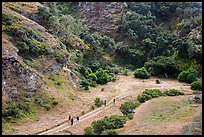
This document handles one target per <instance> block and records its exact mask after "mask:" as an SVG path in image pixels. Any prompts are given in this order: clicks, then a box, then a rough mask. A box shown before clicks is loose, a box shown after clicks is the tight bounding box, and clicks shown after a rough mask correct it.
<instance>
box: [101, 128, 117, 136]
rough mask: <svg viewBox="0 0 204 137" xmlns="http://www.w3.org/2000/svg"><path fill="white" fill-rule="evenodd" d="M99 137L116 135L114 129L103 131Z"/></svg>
mask: <svg viewBox="0 0 204 137" xmlns="http://www.w3.org/2000/svg"><path fill="white" fill-rule="evenodd" d="M100 135H118V133H117V131H116V130H114V129H108V130H104V131H103V132H102V133H101V134H100Z"/></svg>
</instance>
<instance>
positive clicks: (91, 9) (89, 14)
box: [79, 2, 125, 34]
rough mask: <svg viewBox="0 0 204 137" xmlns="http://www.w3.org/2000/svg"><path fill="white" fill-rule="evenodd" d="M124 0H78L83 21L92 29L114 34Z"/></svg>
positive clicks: (122, 10)
mask: <svg viewBox="0 0 204 137" xmlns="http://www.w3.org/2000/svg"><path fill="white" fill-rule="evenodd" d="M124 7H125V3H124V2H79V8H80V10H79V12H80V15H81V17H82V20H83V22H84V23H85V24H86V25H87V26H88V27H89V28H90V29H92V30H94V31H98V32H103V33H111V34H114V33H115V32H116V31H117V28H118V25H117V20H118V18H120V17H121V16H122V14H123V13H124V12H125V8H124Z"/></svg>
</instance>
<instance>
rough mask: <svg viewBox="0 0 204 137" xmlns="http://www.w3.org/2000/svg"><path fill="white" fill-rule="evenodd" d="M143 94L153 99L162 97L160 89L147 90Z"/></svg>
mask: <svg viewBox="0 0 204 137" xmlns="http://www.w3.org/2000/svg"><path fill="white" fill-rule="evenodd" d="M143 94H147V95H150V96H151V97H152V98H156V97H159V96H161V95H162V93H161V91H160V90H159V89H146V90H145V91H143Z"/></svg>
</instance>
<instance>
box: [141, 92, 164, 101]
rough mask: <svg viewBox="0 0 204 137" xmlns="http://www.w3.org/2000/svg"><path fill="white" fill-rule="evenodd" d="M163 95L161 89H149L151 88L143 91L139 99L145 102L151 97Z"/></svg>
mask: <svg viewBox="0 0 204 137" xmlns="http://www.w3.org/2000/svg"><path fill="white" fill-rule="evenodd" d="M161 95H162V93H161V91H160V90H159V89H149V90H148V89H145V91H143V92H142V94H141V95H139V96H138V97H137V100H138V101H139V102H140V103H144V102H145V101H147V100H149V99H151V98H156V97H159V96H161Z"/></svg>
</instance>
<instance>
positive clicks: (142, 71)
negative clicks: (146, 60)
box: [134, 67, 150, 79]
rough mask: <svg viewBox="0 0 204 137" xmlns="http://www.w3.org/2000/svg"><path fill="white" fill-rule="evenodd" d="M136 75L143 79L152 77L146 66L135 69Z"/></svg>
mask: <svg viewBox="0 0 204 137" xmlns="http://www.w3.org/2000/svg"><path fill="white" fill-rule="evenodd" d="M134 75H135V77H136V78H142V79H147V78H149V77H150V74H149V73H148V72H147V70H146V68H145V67H142V68H139V69H137V70H135V73H134Z"/></svg>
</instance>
